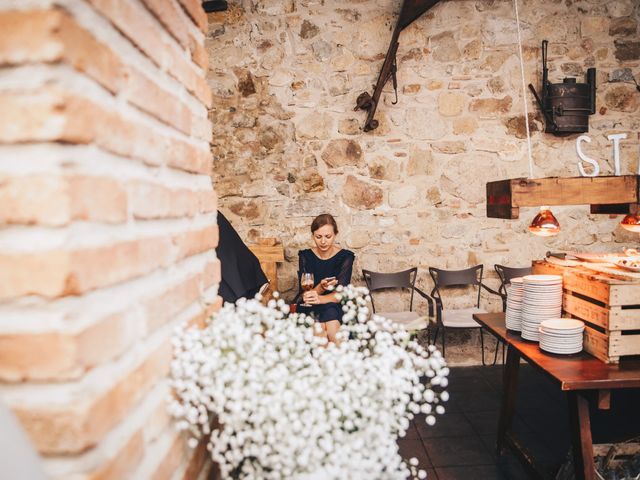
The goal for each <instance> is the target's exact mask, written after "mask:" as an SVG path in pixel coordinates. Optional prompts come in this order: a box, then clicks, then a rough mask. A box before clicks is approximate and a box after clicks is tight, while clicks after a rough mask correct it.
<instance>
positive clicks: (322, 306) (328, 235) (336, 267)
mask: <svg viewBox="0 0 640 480" xmlns="http://www.w3.org/2000/svg"><path fill="white" fill-rule="evenodd" d="M337 234H338V225H337V224H336V221H335V219H334V218H333V216H331V215H329V214H328V213H325V214H322V215H319V216H317V217H316V218H315V219H314V220H313V222H312V223H311V237H312V239H313V243H314V244H315V247H313V248H309V249H306V250H301V251H300V252H299V253H298V257H299V263H298V267H299V269H298V280H299V281H300V280H302V276H303V274H304V273H311V274H313V288H311V289H310V290H307V291H305V292H304V294H303V295H302V300H303V302H304V304H300V305H299V307H298V311H299V312H302V313H306V314H310V315H312V316H313V317H314V318H315V319H316V320H317V321H318V322H320V325H321V326H322V329H323V331H324V333H325V334H326V335H327V338H328V339H329V341H330V342H334V343H335V341H336V334H337V333H338V330H339V328H340V323H341V322H342V306H341V305H340V304H339V303H338V301H337V299H336V296H335V293H333V292H332V291H331V290H330V288H331V287H335V286H336V285H348V284H349V283H351V271H352V269H353V259H354V254H353V252H351V251H349V250H345V249H342V248H340V247H339V246H337V245H335V241H336V235H337ZM305 304H306V305H307V306H305Z"/></svg>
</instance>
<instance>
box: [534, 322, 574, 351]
mask: <svg viewBox="0 0 640 480" xmlns="http://www.w3.org/2000/svg"><path fill="white" fill-rule="evenodd" d="M583 331H584V323H583V322H581V321H580V320H574V319H573V318H557V319H553V320H545V321H544V322H542V323H541V324H540V348H541V349H542V350H544V351H545V352H550V353H559V354H565V355H567V354H570V353H578V352H581V351H582V332H583Z"/></svg>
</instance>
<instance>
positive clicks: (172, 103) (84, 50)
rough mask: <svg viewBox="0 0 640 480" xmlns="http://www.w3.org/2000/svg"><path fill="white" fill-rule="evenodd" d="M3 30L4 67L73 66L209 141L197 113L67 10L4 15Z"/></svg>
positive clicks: (1, 56) (0, 47) (0, 43)
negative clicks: (195, 123) (195, 119)
mask: <svg viewBox="0 0 640 480" xmlns="http://www.w3.org/2000/svg"><path fill="white" fill-rule="evenodd" d="M5 29H6V31H7V34H6V35H5V34H4V31H5ZM0 30H1V31H3V35H2V36H0V63H2V64H11V65H16V64H20V63H27V62H30V63H34V62H47V63H58V62H64V63H68V64H70V65H72V66H73V67H74V68H75V69H76V70H78V71H80V72H86V73H87V75H89V76H90V77H91V78H93V79H94V80H96V81H97V82H98V83H100V84H101V85H102V86H104V87H105V88H106V89H108V90H109V91H111V92H112V93H116V92H120V94H121V96H122V98H125V99H127V101H129V102H130V103H131V104H132V105H135V106H136V107H137V108H139V109H140V110H142V111H144V112H147V113H149V114H151V115H153V116H155V117H156V118H158V119H159V120H161V121H162V122H164V123H166V124H167V125H170V126H173V127H175V128H177V129H178V130H180V131H181V132H183V133H185V134H187V135H189V134H191V133H192V131H193V133H194V134H195V133H197V135H195V136H196V138H199V139H202V140H208V136H207V135H208V133H207V135H203V132H202V129H201V128H198V129H197V131H196V130H195V129H194V128H193V127H192V125H191V122H192V117H193V114H192V112H191V111H190V109H189V108H188V107H187V106H186V105H185V104H184V102H183V101H182V100H180V98H179V97H178V96H176V95H175V94H173V93H172V92H169V91H167V90H165V89H164V88H161V87H160V86H158V84H157V83H155V82H154V81H152V80H151V79H149V77H147V76H146V75H145V74H143V73H142V72H141V71H140V70H138V69H136V68H135V67H133V66H130V65H126V64H125V63H123V62H122V61H121V60H120V59H119V58H118V57H117V56H116V54H115V53H114V52H113V51H112V50H111V49H110V48H109V47H108V46H106V45H104V44H103V43H100V42H98V41H97V40H96V39H95V38H94V37H93V36H92V35H91V33H90V32H88V31H87V30H85V29H83V28H82V27H80V26H79V25H78V24H77V23H76V22H75V21H74V20H73V18H72V17H70V16H69V15H68V14H66V13H64V12H63V11H60V10H35V11H10V12H4V13H0ZM199 46H200V48H204V47H202V46H201V45H199ZM198 54H199V53H198ZM205 54H206V52H205ZM199 55H200V54H199ZM199 122H202V120H199Z"/></svg>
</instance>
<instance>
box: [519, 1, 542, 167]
mask: <svg viewBox="0 0 640 480" xmlns="http://www.w3.org/2000/svg"><path fill="white" fill-rule="evenodd" d="M513 7H514V9H515V11H516V26H517V27H518V54H519V56H520V77H521V78H522V103H523V104H524V124H525V126H526V129H527V153H528V154H529V178H533V156H532V155H531V132H530V130H529V109H528V107H527V87H526V85H525V81H524V62H523V60H522V38H521V36H520V16H519V15H518V0H513ZM542 88H544V86H543V87H542Z"/></svg>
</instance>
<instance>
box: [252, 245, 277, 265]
mask: <svg viewBox="0 0 640 480" xmlns="http://www.w3.org/2000/svg"><path fill="white" fill-rule="evenodd" d="M247 246H248V247H249V250H251V251H252V252H253V254H254V255H255V256H256V257H258V260H260V261H261V262H284V249H283V248H282V245H247Z"/></svg>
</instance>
